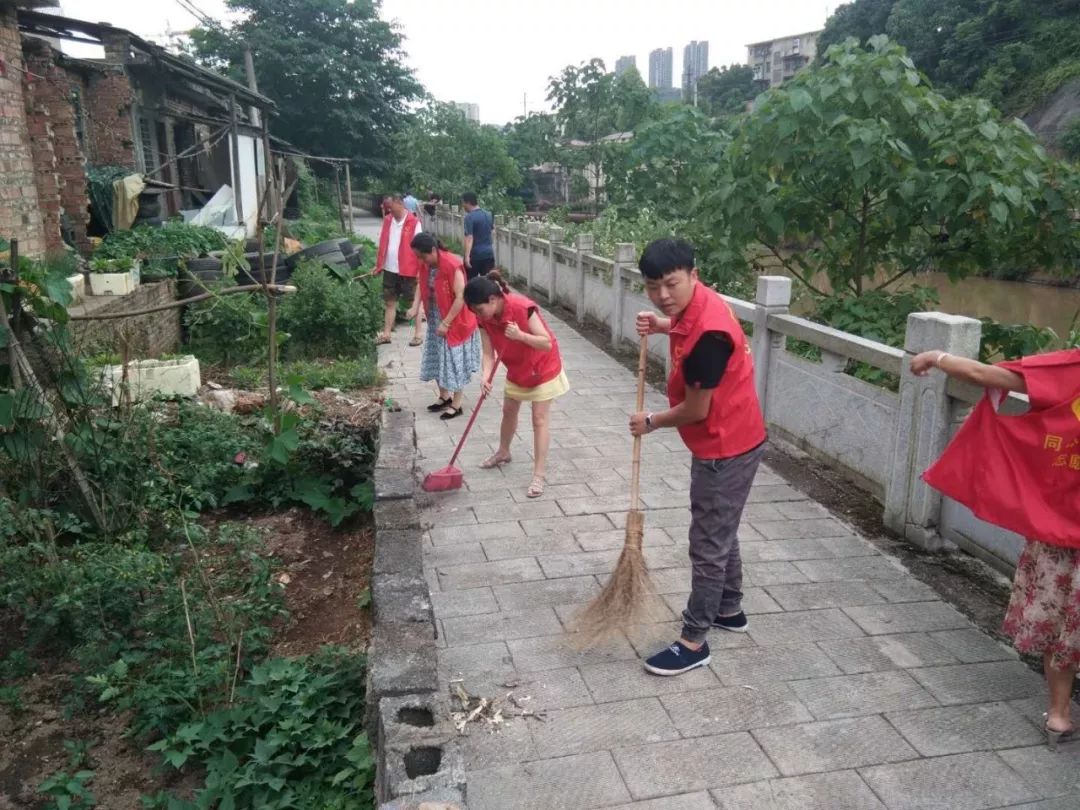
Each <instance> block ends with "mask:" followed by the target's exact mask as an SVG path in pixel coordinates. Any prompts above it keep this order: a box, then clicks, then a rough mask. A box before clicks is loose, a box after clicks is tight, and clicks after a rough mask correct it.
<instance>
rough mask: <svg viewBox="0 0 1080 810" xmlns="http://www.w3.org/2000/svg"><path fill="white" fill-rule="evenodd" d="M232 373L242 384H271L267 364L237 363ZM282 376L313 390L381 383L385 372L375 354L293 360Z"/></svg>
mask: <svg viewBox="0 0 1080 810" xmlns="http://www.w3.org/2000/svg"><path fill="white" fill-rule="evenodd" d="M229 376H230V377H232V379H233V381H234V382H235V383H236V384H237V385H238V386H239V387H241V388H245V389H248V390H250V389H254V388H265V387H266V386H267V378H266V377H267V374H266V366H265V365H251V366H235V367H233V368H232V369H230V370H229ZM279 376H280V378H281V379H284V380H288V379H295V380H297V381H298V382H299V384H300V385H301V386H303V387H304V388H306V389H310V390H312V391H318V390H321V389H323V388H338V389H340V390H342V391H348V390H350V389H356V388H370V387H372V386H374V385H378V383H379V381H380V379H381V376H380V372H379V367H378V364H377V363H376V360H375V358H374V357H363V358H361V359H359V360H348V359H338V360H292V361H289V362H285V363H282V364H281V367H280V369H279Z"/></svg>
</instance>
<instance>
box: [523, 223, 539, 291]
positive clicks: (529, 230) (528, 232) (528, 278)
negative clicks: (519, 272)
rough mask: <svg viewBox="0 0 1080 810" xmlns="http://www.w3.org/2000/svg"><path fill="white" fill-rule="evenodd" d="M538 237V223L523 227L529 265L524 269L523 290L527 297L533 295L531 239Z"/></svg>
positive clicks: (527, 224)
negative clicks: (525, 291)
mask: <svg viewBox="0 0 1080 810" xmlns="http://www.w3.org/2000/svg"><path fill="white" fill-rule="evenodd" d="M539 235H540V223H539V222H529V223H526V225H525V246H526V250H527V251H528V256H529V264H528V266H527V267H526V268H525V289H526V290H528V293H529V295H532V294H533V265H534V264H535V262H534V261H533V237H535V236H539Z"/></svg>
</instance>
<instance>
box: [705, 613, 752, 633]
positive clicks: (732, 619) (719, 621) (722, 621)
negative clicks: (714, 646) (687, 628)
mask: <svg viewBox="0 0 1080 810" xmlns="http://www.w3.org/2000/svg"><path fill="white" fill-rule="evenodd" d="M712 626H713V627H719V628H720V629H721V630H730V631H731V632H732V633H745V632H746V631H747V630H748V629H749V628H750V622H748V621H747V620H746V614H745V613H743V612H742V611H741V610H740V611H739V612H738V613H736V614H735V615H734V616H717V617H716V619H715V620H714V621H713V623H712Z"/></svg>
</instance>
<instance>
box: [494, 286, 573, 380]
mask: <svg viewBox="0 0 1080 810" xmlns="http://www.w3.org/2000/svg"><path fill="white" fill-rule="evenodd" d="M503 301H504V302H505V303H504V305H503V314H502V317H501V318H498V319H496V320H491V321H480V325H481V326H482V327H484V331H485V332H487V334H488V337H489V338H490V339H491V345H492V346H493V347H494V349H495V351H496V352H498V355H499V359H500V360H501V361H502V364H503V365H504V366H506V379H508V380H510V382H512V383H514V384H515V385H520V386H521V387H522V388H535V387H536V386H538V385H543V384H544V383H546V382H550V381H551V380H554V379H555V378H556V377H558V376H559V372H561V371H562V357H561V356H560V355H559V342H558V341H557V340H555V335H554V334H553V333H552V331H551V328H550V327H549V326H548V325H547V322H546V321H544V319H543V317H542V316H541V317H540V321H541V322H542V323H543V324H544V329H545V330H546V331H547V333H548V337H549V338H551V350H550V351H546V352H542V351H539V350H537V349H533V348H531V347H529V346H526V345H525V344H524V343H521V342H519V341H517V340H508V339H507V337H506V334H505V331H506V325H507V324H508V323H510V322H511V321H513V322H514V323H516V324H517V325H518V329H520V330H521V331H522V332H528V331H529V310H530V309H531V308H533V307H536V304H534V303H533V302H532V301H530V300H529V299H528V298H526V297H525V296H524V295H518V294H517V293H508V294H507V295H506V296H504V298H503ZM536 308H537V310H539V307H536Z"/></svg>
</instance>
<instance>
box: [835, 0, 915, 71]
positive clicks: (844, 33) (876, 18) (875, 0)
mask: <svg viewBox="0 0 1080 810" xmlns="http://www.w3.org/2000/svg"><path fill="white" fill-rule="evenodd" d="M895 5H896V0H854V2H851V3H844V4H843V5H842V6H840V7H839V8H837V9H836V11H834V12H833V13H832V15H831V16H830V17H829V19H827V20H826V21H825V30H824V31H822V32H821V35H820V36H819V37H818V41H817V49H818V55H817V61H818V64H822V63H824V61H825V53H826V51H828V49H829V48H830V47H831V46H832V45H838V44H840V43H841V42H843V41H844V40H846V39H848V38H849V37H854V38H855V39H857V40H858V41H859V44H860V45H865V44H866V42H867V40H869V39H870V37H872V36H875V35H877V34H884V33H885V25H886V23H887V22H888V21H889V13H890V12H891V11H892V10H893V6H895Z"/></svg>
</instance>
